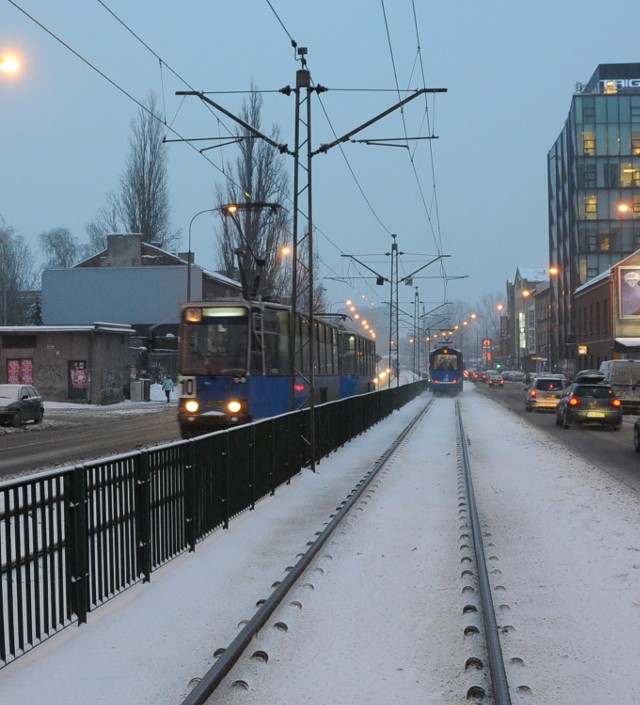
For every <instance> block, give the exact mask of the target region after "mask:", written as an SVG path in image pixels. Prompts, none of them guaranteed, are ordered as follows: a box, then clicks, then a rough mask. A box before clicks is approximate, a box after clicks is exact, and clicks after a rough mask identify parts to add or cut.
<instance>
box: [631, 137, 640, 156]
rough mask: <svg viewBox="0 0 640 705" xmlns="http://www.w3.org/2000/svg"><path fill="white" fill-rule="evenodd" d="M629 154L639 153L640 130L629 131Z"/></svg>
mask: <svg viewBox="0 0 640 705" xmlns="http://www.w3.org/2000/svg"><path fill="white" fill-rule="evenodd" d="M631 154H640V132H632V133H631Z"/></svg>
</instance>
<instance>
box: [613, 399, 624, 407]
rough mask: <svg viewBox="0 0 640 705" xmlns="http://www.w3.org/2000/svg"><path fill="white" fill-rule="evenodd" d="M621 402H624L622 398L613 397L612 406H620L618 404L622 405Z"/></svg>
mask: <svg viewBox="0 0 640 705" xmlns="http://www.w3.org/2000/svg"><path fill="white" fill-rule="evenodd" d="M621 404H622V402H621V401H620V399H612V400H611V406H615V407H618V406H620V405H621Z"/></svg>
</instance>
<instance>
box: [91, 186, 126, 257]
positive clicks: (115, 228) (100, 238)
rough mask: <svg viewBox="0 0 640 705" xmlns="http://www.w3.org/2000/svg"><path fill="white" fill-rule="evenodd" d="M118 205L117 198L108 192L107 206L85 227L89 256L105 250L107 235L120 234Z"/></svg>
mask: <svg viewBox="0 0 640 705" xmlns="http://www.w3.org/2000/svg"><path fill="white" fill-rule="evenodd" d="M119 212H120V204H119V202H118V197H117V196H116V195H115V194H114V193H113V192H110V193H109V194H108V195H107V205H106V206H103V207H102V208H101V209H100V210H99V211H98V214H97V215H96V217H95V218H94V219H93V220H92V221H91V222H90V223H89V224H88V225H87V226H86V231H87V235H88V236H89V249H90V254H96V253H98V252H101V251H102V250H106V249H107V235H108V234H109V233H117V232H120V230H121V228H122V226H121V220H120V216H119Z"/></svg>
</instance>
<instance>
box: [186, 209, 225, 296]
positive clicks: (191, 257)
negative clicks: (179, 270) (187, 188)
mask: <svg viewBox="0 0 640 705" xmlns="http://www.w3.org/2000/svg"><path fill="white" fill-rule="evenodd" d="M217 210H218V208H205V209H204V210H203V211H198V212H197V213H196V214H195V215H194V216H193V218H191V220H190V221H189V245H188V247H189V253H188V255H187V301H191V260H192V259H193V255H192V253H191V226H192V225H193V221H194V220H195V219H196V218H197V217H198V216H199V215H202V214H203V213H213V212H214V211H217Z"/></svg>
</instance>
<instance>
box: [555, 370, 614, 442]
mask: <svg viewBox="0 0 640 705" xmlns="http://www.w3.org/2000/svg"><path fill="white" fill-rule="evenodd" d="M587 372H588V373H586V372H583V373H579V374H578V375H577V376H576V379H575V381H573V382H572V383H571V384H570V385H569V386H568V387H567V388H566V389H565V390H564V392H563V394H562V396H561V397H560V400H559V401H558V406H557V407H556V424H557V425H558V426H564V428H570V427H571V426H574V425H581V426H582V425H592V424H593V425H600V426H610V427H611V428H612V429H613V430H614V431H619V430H620V429H621V428H622V404H621V402H620V399H618V397H617V395H616V393H615V391H614V389H613V387H612V386H611V385H610V384H605V383H604V382H602V379H603V376H602V375H601V374H599V373H597V372H593V371H587Z"/></svg>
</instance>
